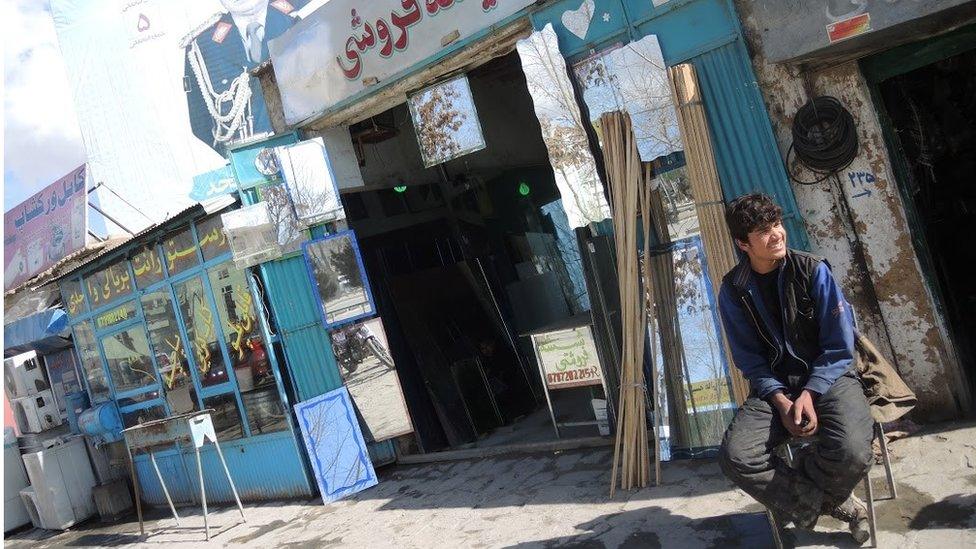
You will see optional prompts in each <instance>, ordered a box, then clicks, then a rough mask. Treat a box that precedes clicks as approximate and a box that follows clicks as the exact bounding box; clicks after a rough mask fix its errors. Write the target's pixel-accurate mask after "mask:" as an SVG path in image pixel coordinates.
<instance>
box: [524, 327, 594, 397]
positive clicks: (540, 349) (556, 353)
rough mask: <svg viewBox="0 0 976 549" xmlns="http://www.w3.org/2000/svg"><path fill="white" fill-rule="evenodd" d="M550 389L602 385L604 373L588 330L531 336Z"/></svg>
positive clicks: (560, 331) (582, 328)
mask: <svg viewBox="0 0 976 549" xmlns="http://www.w3.org/2000/svg"><path fill="white" fill-rule="evenodd" d="M532 344H533V345H534V346H535V350H536V356H537V357H538V358H539V365H540V366H541V368H542V371H543V373H544V374H545V378H546V386H547V387H549V389H566V388H568V387H582V386H585V385H602V384H603V371H602V370H601V369H600V358H599V357H598V356H597V352H596V344H595V343H594V342H593V331H592V330H591V329H590V327H589V326H580V327H578V328H569V329H567V330H557V331H554V332H547V333H543V334H535V335H533V336H532Z"/></svg>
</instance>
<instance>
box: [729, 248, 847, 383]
mask: <svg viewBox="0 0 976 549" xmlns="http://www.w3.org/2000/svg"><path fill="white" fill-rule="evenodd" d="M777 281H778V284H777V287H778V290H779V295H780V303H781V304H782V307H781V309H782V314H783V320H782V325H783V326H784V329H783V330H782V331H780V330H777V329H776V328H775V327H776V324H775V323H773V322H771V320H770V318H769V313H768V310H767V308H766V306H765V304H764V303H763V300H762V295H761V292H760V291H759V289H758V286H757V285H756V281H755V277H754V276H753V272H752V268H751V267H750V265H749V261H748V259H744V260H743V262H741V263H740V264H739V265H737V266H736V267H735V268H733V269H732V270H731V271H730V272H729V273H728V274H727V275H726V276H725V278H724V279H723V281H722V288H721V291H720V293H719V311H720V312H721V316H722V324H723V326H724V328H725V334H726V337H727V338H728V342H729V347H730V349H731V351H732V359H733V361H734V362H735V365H736V367H738V368H739V370H741V371H742V373H743V375H744V376H745V377H746V378H747V379H748V380H749V382H750V384H751V385H752V389H753V391H754V392H755V393H756V394H757V395H758V396H759V398H766V397H768V396H770V395H771V394H772V393H774V392H775V391H777V390H782V391H784V392H788V390H789V389H788V388H787V386H786V383H785V382H784V381H785V380H784V376H782V375H778V373H777V367H779V366H780V365H781V364H782V363H783V358H784V357H785V356H786V353H789V354H790V355H792V356H793V357H794V358H796V359H798V360H799V361H800V362H802V363H803V364H804V365H806V367H807V374H808V377H807V379H806V381H805V382H804V388H805V389H809V390H811V391H813V392H814V393H815V394H817V395H821V394H823V393H825V392H827V390H828V389H830V386H831V385H833V383H834V382H835V381H836V380H837V378H839V377H840V376H841V375H843V374H844V373H845V372H847V370H849V369H850V368H851V366H852V363H853V360H854V330H855V328H854V315H853V311H852V310H851V307H850V305H849V304H848V303H847V300H846V299H844V294H843V292H841V289H840V287H839V286H838V284H837V281H836V280H834V277H833V274H832V273H831V272H830V265H829V264H828V263H827V262H826V261H825V260H823V259H820V258H817V257H815V256H812V255H810V254H806V253H803V252H798V251H795V250H789V251H788V252H787V257H786V259H785V260H784V261H782V262H781V264H780V266H779V267H778V276H777ZM783 332H786V333H785V334H784V333H783Z"/></svg>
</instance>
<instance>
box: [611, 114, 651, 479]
mask: <svg viewBox="0 0 976 549" xmlns="http://www.w3.org/2000/svg"><path fill="white" fill-rule="evenodd" d="M598 124H599V126H600V135H601V136H602V138H603V152H604V156H605V159H606V170H607V179H608V182H609V188H610V209H611V212H612V220H613V229H614V243H615V247H616V252H617V280H618V285H619V291H620V317H621V318H620V323H621V331H622V338H621V360H620V401H619V405H618V407H617V436H616V441H615V444H614V452H613V467H612V471H611V475H612V480H611V484H610V496H611V497H613V494H614V493H615V490H616V486H617V478H618V476H617V474H618V471H619V473H620V477H619V478H620V487H621V488H623V489H624V490H629V489H631V488H633V487H644V486H647V483H648V480H649V477H650V462H649V459H648V443H647V408H646V402H647V395H646V393H645V390H644V371H643V359H644V336H645V329H646V327H647V320H646V313H647V307H646V303H647V302H646V300H645V299H644V294H643V291H642V277H641V271H640V270H639V256H638V250H637V212H638V207H639V206H640V203H641V202H642V201H643V202H646V201H647V196H646V189H644V185H642V177H641V161H640V156H639V155H638V153H637V143H636V140H635V138H634V133H633V131H632V130H631V125H630V118H629V117H628V116H627V115H625V114H623V113H620V112H611V113H606V114H604V115H603V116H601V117H600V120H599V122H598ZM649 228H650V226H649V224H645V228H644V237H645V238H644V249H645V252H646V251H648V247H649V238H648V237H649V234H648V231H649ZM643 274H644V275H645V276H646V275H647V266H646V265H645V266H644V269H643ZM655 378H656V375H655ZM655 417H657V414H656V413H655ZM654 438H655V459H659V454H660V452H658V451H657V444H656V443H657V433H656V432H655V436H654ZM657 470H658V469H657V468H655V471H656V472H657ZM658 478H659V477H658ZM655 482H657V480H656V481H655Z"/></svg>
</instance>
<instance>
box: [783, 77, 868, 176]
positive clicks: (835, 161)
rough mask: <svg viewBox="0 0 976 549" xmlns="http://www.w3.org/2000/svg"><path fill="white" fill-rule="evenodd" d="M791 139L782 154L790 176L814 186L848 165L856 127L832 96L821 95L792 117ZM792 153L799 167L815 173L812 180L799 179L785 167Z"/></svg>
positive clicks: (854, 149) (855, 150)
mask: <svg viewBox="0 0 976 549" xmlns="http://www.w3.org/2000/svg"><path fill="white" fill-rule="evenodd" d="M791 131H792V134H793V142H792V143H791V144H790V148H789V150H788V151H787V153H786V166H787V170H788V171H789V172H790V179H792V180H793V181H796V182H797V183H799V184H801V185H816V184H819V183H822V182H824V181H826V180H827V178H828V177H830V176H831V175H833V174H836V173H837V172H839V171H841V170H843V169H844V168H846V167H848V166H850V165H851V163H852V162H853V161H854V158H856V157H857V153H858V148H859V143H858V139H857V126H856V125H855V123H854V117H853V116H852V115H851V113H850V111H848V110H847V109H846V108H844V105H842V104H841V102H840V101H838V100H837V98H835V97H830V96H827V95H822V96H819V97H815V98H813V99H811V100H810V101H807V102H806V103H805V104H804V105H803V106H802V107H800V109H799V110H797V111H796V115H795V116H794V118H793V127H792V128H791ZM793 154H795V155H796V158H797V160H799V161H800V163H801V164H803V166H805V167H806V168H807V169H809V170H810V171H812V172H813V173H814V174H816V175H817V176H819V178H818V179H817V180H815V181H804V180H801V179H799V178H798V177H797V176H796V175H795V174H794V173H792V171H790V170H789V166H790V157H791V156H792V155H793Z"/></svg>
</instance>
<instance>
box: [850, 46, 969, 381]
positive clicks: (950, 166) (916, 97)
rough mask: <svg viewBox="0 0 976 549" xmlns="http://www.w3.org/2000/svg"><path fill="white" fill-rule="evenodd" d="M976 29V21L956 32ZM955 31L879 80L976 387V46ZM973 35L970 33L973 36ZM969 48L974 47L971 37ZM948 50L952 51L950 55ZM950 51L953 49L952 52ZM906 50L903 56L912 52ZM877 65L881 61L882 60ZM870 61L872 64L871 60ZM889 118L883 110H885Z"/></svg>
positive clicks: (930, 265) (931, 270) (937, 282)
mask: <svg viewBox="0 0 976 549" xmlns="http://www.w3.org/2000/svg"><path fill="white" fill-rule="evenodd" d="M953 34H954V35H956V36H961V37H964V36H970V37H972V36H973V35H974V28H973V27H970V28H968V29H963V30H962V31H957V32H956V33H953ZM954 38H955V37H954V36H948V37H944V38H943V39H941V42H942V43H944V44H945V45H946V46H947V47H946V48H939V47H933V46H938V45H939V43H940V40H936V41H935V42H933V43H930V44H928V47H927V48H921V47H919V48H918V50H919V51H920V52H921V53H922V54H928V55H931V53H932V52H933V51H939V50H941V51H943V56H944V57H942V58H941V59H937V60H934V61H933V60H930V62H929V63H928V64H925V65H923V66H918V67H917V68H912V70H910V71H909V72H904V73H901V74H897V75H895V76H892V77H890V78H887V79H884V80H881V81H880V83H878V87H877V91H878V95H879V96H880V98H881V100H882V102H883V112H884V114H885V115H886V116H887V122H888V123H889V124H890V130H891V133H890V135H889V139H890V141H889V144H890V145H892V148H893V149H894V150H895V151H896V154H895V155H894V157H895V159H896V162H895V163H896V168H900V170H899V171H900V172H901V173H900V176H901V177H900V179H901V187H902V193H903V196H904V197H905V199H906V203H907V204H906V206H907V210H908V211H909V214H910V215H909V217H910V218H911V219H912V230H913V239H914V241H915V242H916V245H917V248H918V249H920V250H923V251H924V252H925V253H923V254H921V260H922V263H923V265H926V267H927V269H926V270H927V271H928V275H929V278H930V280H931V283H932V287H933V289H934V290H935V292H936V294H937V295H939V296H940V298H941V299H940V301H941V303H942V309H943V312H944V314H945V317H946V320H947V321H948V324H949V330H950V333H951V336H952V339H953V340H954V342H955V345H956V348H957V351H958V354H959V357H960V359H961V361H962V363H963V364H964V368H965V370H967V371H968V377H969V383H970V386H971V388H972V389H976V385H974V383H976V361H974V359H976V346H974V341H976V318H974V317H973V314H972V311H974V310H976V277H973V275H972V271H971V268H972V265H973V264H976V247H974V246H972V245H968V244H967V243H966V238H967V237H968V236H969V235H972V234H973V233H974V232H976V187H974V185H973V182H972V174H973V172H974V171H976V50H974V49H969V50H968V51H965V49H964V48H963V49H962V51H960V48H958V47H957V44H962V42H961V41H960V40H958V39H954ZM970 40H971V38H970ZM966 47H967V48H972V47H973V43H972V42H969V44H968V46H966ZM947 54H948V55H947ZM946 55H947V56H946ZM913 57H917V56H908V57H905V59H908V60H910V61H911V60H912V59H913ZM876 65H877V63H876ZM869 68H870V67H869ZM883 118H884V117H883Z"/></svg>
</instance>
